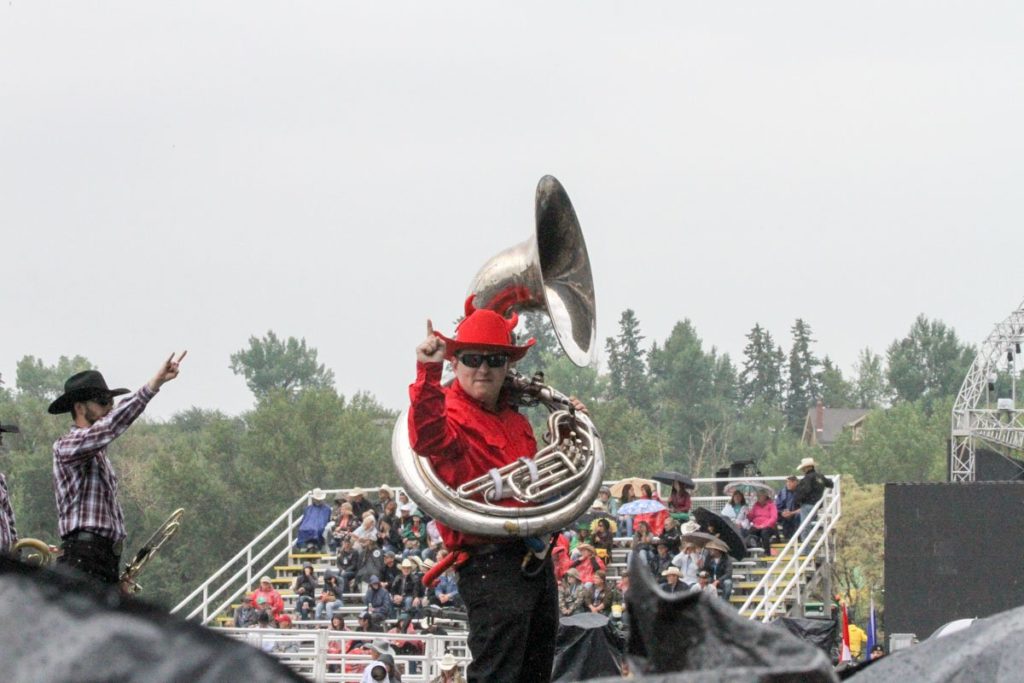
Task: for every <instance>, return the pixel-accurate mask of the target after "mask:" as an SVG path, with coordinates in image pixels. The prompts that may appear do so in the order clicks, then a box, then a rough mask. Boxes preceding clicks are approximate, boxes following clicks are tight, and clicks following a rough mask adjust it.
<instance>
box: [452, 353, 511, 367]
mask: <svg viewBox="0 0 1024 683" xmlns="http://www.w3.org/2000/svg"><path fill="white" fill-rule="evenodd" d="M459 361H460V362H461V363H462V364H463V365H465V366H466V367H467V368H474V369H475V368H478V367H480V366H481V365H482V364H483V363H484V361H486V362H487V367H490V368H503V367H505V364H506V363H508V354H507V353H489V354H486V355H485V354H482V353H464V354H462V355H461V356H459Z"/></svg>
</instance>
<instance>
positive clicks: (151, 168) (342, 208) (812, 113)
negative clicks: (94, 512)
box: [0, 0, 1024, 417]
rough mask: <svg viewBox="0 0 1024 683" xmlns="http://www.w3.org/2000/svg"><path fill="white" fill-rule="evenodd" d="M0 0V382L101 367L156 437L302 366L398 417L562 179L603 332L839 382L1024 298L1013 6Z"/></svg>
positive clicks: (972, 326) (1021, 56) (997, 316)
mask: <svg viewBox="0 0 1024 683" xmlns="http://www.w3.org/2000/svg"><path fill="white" fill-rule="evenodd" d="M725 4H726V3H687V4H684V3H680V2H664V3H624V2H596V1H593V0H588V1H586V2H572V3H568V2H538V3H530V2H516V3H501V4H499V3H486V2H472V3H437V2H408V3H402V2H389V3H383V2H353V3H343V2H337V1H332V2H311V1H304V2H281V3H270V2H262V1H258V0H250V1H249V2H244V3H243V2H235V3H216V2H199V3H189V2H175V3H156V2H138V0H133V1H131V2H121V3H114V2H109V3H104V2H98V3H82V2H31V1H28V0H11V1H10V2H3V3H2V4H0V254H2V269H3V270H2V272H3V274H4V277H3V286H2V288H0V312H2V314H3V323H2V324H3V333H2V334H0V372H2V373H3V377H4V380H5V381H7V382H8V384H13V382H14V369H15V365H16V362H17V360H18V359H19V358H21V357H22V356H24V355H26V354H32V355H35V356H39V357H42V358H43V359H44V360H45V361H46V362H47V363H52V362H54V361H55V360H56V359H57V358H58V357H59V356H60V355H61V354H64V355H69V356H70V355H74V354H81V355H84V356H87V357H88V358H90V359H91V360H92V361H93V362H95V363H96V364H98V365H99V367H100V368H101V369H102V370H103V371H104V373H105V375H106V376H107V378H108V380H109V381H110V382H111V383H112V384H116V385H122V384H124V385H128V386H131V387H135V386H138V385H141V383H142V382H144V381H145V380H146V379H148V378H149V377H150V376H151V375H152V373H153V372H154V371H155V370H156V368H157V366H158V364H159V362H160V361H161V360H162V359H163V358H165V357H166V356H167V354H168V353H170V351H171V350H174V349H178V350H180V349H184V348H187V349H188V350H189V355H188V359H187V360H186V362H185V367H184V368H183V372H182V376H181V378H180V379H179V380H178V381H176V382H175V383H174V384H172V385H168V387H166V388H165V391H164V392H163V395H161V397H160V398H159V399H158V400H156V401H154V403H153V404H152V406H151V408H150V410H149V414H151V415H155V416H157V417H168V416H170V415H171V414H173V413H174V412H176V411H178V410H181V409H184V408H187V407H188V406H191V405H197V406H201V407H204V408H217V409H220V410H222V411H225V412H227V413H229V414H237V413H239V412H241V411H243V410H245V409H247V408H248V407H250V406H251V405H252V399H251V396H250V395H249V392H248V390H247V389H246V387H245V383H244V381H243V380H242V379H241V378H240V377H236V376H235V375H233V374H232V373H231V371H230V370H229V368H228V362H229V361H228V357H229V355H230V354H231V353H232V352H234V351H236V350H238V349H240V348H242V347H244V346H246V344H247V340H248V338H249V336H250V335H253V334H256V335H261V334H264V333H265V332H266V331H267V330H274V331H275V332H277V333H278V334H279V335H282V336H288V335H292V336H296V337H305V338H306V340H307V342H308V343H309V344H310V345H312V346H314V347H316V348H317V349H318V350H319V352H320V357H321V359H322V360H323V361H324V362H325V363H326V364H327V365H328V366H329V367H330V368H331V369H333V370H334V372H335V375H336V377H337V384H338V388H339V390H340V391H342V392H343V393H345V394H351V393H353V392H355V391H357V390H366V391H369V392H371V393H373V394H374V395H376V396H377V397H378V399H379V400H380V401H381V402H382V403H384V404H385V405H386V406H388V407H392V408H398V407H400V406H401V405H402V404H403V402H404V400H405V396H406V393H405V392H406V386H407V384H408V382H409V381H410V380H411V378H412V375H413V372H414V368H413V365H414V355H413V348H414V346H415V345H416V344H417V343H418V342H419V341H420V339H421V338H422V336H423V333H424V320H425V319H426V318H427V317H431V318H433V319H434V320H435V322H436V324H437V326H438V327H439V328H440V329H442V330H444V331H446V332H451V321H452V320H453V319H454V318H456V316H458V315H459V314H460V312H461V305H462V300H463V298H464V296H465V291H466V287H467V286H468V284H469V280H470V278H471V277H472V275H473V274H474V273H475V272H476V270H477V269H478V268H479V266H480V265H481V264H482V263H483V262H484V261H485V260H486V259H487V258H489V257H490V256H491V255H492V254H494V253H496V252H497V251H499V250H501V249H503V248H505V247H507V246H509V245H511V244H513V243H517V242H520V241H522V240H523V239H525V238H526V237H527V236H528V235H529V234H530V232H531V230H532V229H533V193H534V188H535V185H536V183H537V180H538V179H539V178H540V177H541V176H542V175H544V174H546V173H550V174H553V175H555V176H557V177H558V178H559V179H560V180H561V181H562V182H563V184H564V185H565V187H566V188H567V190H568V191H569V194H570V196H571V197H572V200H573V203H574V204H575V206H576V210H577V213H578V215H579V217H580V221H581V223H582V226H583V231H584V234H585V237H586V240H587V244H588V247H589V250H590V256H591V261H592V265H593V270H594V275H595V284H596V289H597V303H598V334H599V337H600V339H601V344H600V345H601V346H602V348H603V345H604V344H603V340H604V338H605V337H606V336H609V335H612V334H615V332H616V329H617V321H618V318H619V315H620V313H621V312H622V310H623V309H625V308H627V307H631V308H633V309H635V310H636V312H637V315H638V317H639V319H640V321H641V324H642V328H643V332H644V334H645V335H646V336H647V338H648V341H652V340H658V341H661V340H663V339H664V338H665V337H666V336H667V335H668V334H669V332H670V331H671V328H672V326H673V325H674V323H675V322H676V321H679V320H681V319H683V318H690V319H691V320H692V321H693V322H694V324H695V325H696V327H697V329H698V331H699V333H700V334H701V336H702V337H703V339H704V341H705V344H706V345H708V346H710V345H716V346H718V347H719V348H720V349H722V350H724V351H727V352H729V353H730V354H732V355H733V357H734V359H735V360H736V361H737V362H739V360H740V355H741V351H742V348H743V346H744V343H745V339H744V335H745V334H746V333H747V332H748V331H749V329H750V328H751V327H752V326H753V324H754V323H755V322H760V323H761V324H762V325H764V326H766V327H767V328H768V329H769V330H770V331H771V332H772V333H773V335H775V336H776V338H777V339H778V340H779V341H780V342H782V343H783V345H784V346H785V347H786V348H787V350H788V345H789V327H790V325H791V324H792V322H793V320H794V318H796V317H803V318H805V319H806V320H807V321H808V322H809V323H810V324H811V326H812V327H813V330H814V334H815V336H816V338H817V340H818V344H817V347H816V350H817V351H818V353H821V354H824V353H829V354H831V355H832V356H833V358H834V359H835V360H836V361H837V362H838V363H839V364H840V366H841V367H842V368H843V369H844V371H846V372H847V373H849V372H851V371H852V365H853V363H854V362H855V361H856V357H857V352H858V350H859V349H861V348H863V347H865V346H870V347H872V348H873V349H874V350H876V351H878V352H884V349H885V346H886V345H887V344H888V343H889V342H890V341H891V340H892V339H893V338H895V337H897V336H900V335H903V334H905V333H906V331H907V330H908V329H909V327H910V324H911V323H912V321H913V319H914V317H915V316H917V315H918V314H919V313H925V314H927V315H928V316H930V317H937V318H941V319H942V320H944V321H945V322H947V323H949V324H951V325H953V326H954V327H955V328H956V329H957V331H958V332H959V333H960V335H961V336H962V337H963V338H965V339H966V340H968V341H971V342H975V343H978V342H980V341H981V340H982V339H983V338H984V337H985V336H986V335H987V334H988V333H989V332H990V330H991V328H992V326H993V325H994V324H995V323H996V322H997V321H999V320H1001V319H1002V318H1004V317H1006V315H1008V314H1009V313H1010V312H1011V311H1012V310H1013V309H1014V308H1015V307H1016V306H1017V305H1018V304H1019V302H1020V300H1021V299H1022V297H1024V283H1021V282H1020V277H1019V274H1020V273H1019V270H1018V269H1019V266H1020V263H1021V260H1020V255H1021V254H1022V253H1024V249H1022V247H1024V232H1022V230H1021V229H1020V227H1021V218H1022V216H1024V206H1022V204H1021V200H1020V198H1021V190H1020V185H1021V181H1022V179H1024V161H1022V160H1024V133H1022V121H1024V98H1022V87H1024V41H1022V40H1021V38H1020V37H1021V35H1022V29H1024V26H1022V23H1024V21H1022V19H1024V10H1022V9H1021V5H1020V4H1019V3H1009V2H1007V3H975V2H963V3H935V2H910V3H900V2H890V1H887V2H858V3H845V4H844V5H843V6H841V7H840V6H837V5H836V4H835V3H821V2H806V3H760V2H759V3H748V4H747V6H746V7H742V8H738V7H735V6H733V4H732V3H729V6H728V7H725V6H724V5H725Z"/></svg>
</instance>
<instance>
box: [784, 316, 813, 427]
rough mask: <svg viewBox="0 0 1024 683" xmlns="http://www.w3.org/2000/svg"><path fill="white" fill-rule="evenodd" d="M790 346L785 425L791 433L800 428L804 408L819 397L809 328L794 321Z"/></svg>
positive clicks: (800, 320) (805, 414)
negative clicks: (791, 344)
mask: <svg viewBox="0 0 1024 683" xmlns="http://www.w3.org/2000/svg"><path fill="white" fill-rule="evenodd" d="M790 332H791V333H792V335H793V346H792V348H791V349H790V351H789V391H788V392H787V394H786V424H787V426H788V427H789V428H790V430H792V431H793V432H799V431H801V430H802V429H803V427H804V421H805V419H806V417H807V409H808V408H809V407H810V406H812V405H814V402H815V400H816V399H817V398H818V397H820V396H821V391H820V388H819V386H818V379H819V378H818V373H817V368H818V366H819V365H820V364H821V363H820V361H818V359H817V358H815V357H814V354H813V353H812V352H811V344H813V343H814V340H813V339H812V338H811V326H810V325H808V324H807V323H806V322H804V321H803V319H801V318H797V319H796V322H794V323H793V327H792V328H791V329H790Z"/></svg>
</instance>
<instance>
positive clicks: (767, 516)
mask: <svg viewBox="0 0 1024 683" xmlns="http://www.w3.org/2000/svg"><path fill="white" fill-rule="evenodd" d="M747 519H749V520H750V535H751V536H755V537H757V538H759V539H760V540H761V547H762V548H764V553H765V555H771V554H772V536H774V535H775V524H776V522H778V521H779V511H778V509H777V508H776V507H775V501H773V500H772V499H771V492H770V491H758V492H757V501H756V502H755V503H754V504H753V505H751V506H750V511H749V512H748V513H747Z"/></svg>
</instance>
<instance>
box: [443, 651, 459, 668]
mask: <svg viewBox="0 0 1024 683" xmlns="http://www.w3.org/2000/svg"><path fill="white" fill-rule="evenodd" d="M458 665H459V663H458V662H457V661H455V656H454V655H452V653H451V652H445V653H444V657H442V658H441V671H451V670H452V669H454V668H455V667H457V666H458Z"/></svg>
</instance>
